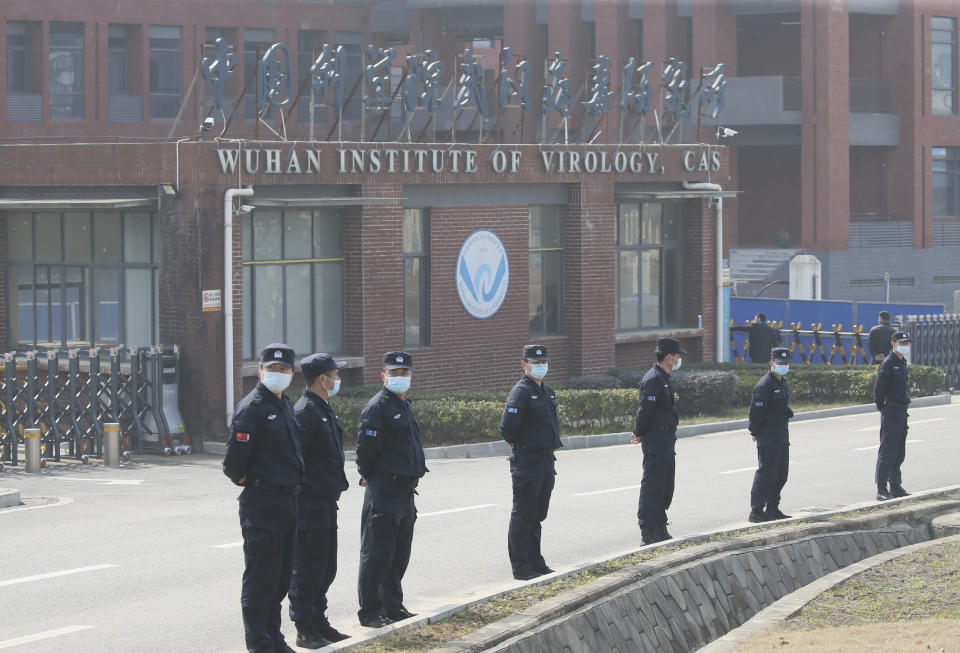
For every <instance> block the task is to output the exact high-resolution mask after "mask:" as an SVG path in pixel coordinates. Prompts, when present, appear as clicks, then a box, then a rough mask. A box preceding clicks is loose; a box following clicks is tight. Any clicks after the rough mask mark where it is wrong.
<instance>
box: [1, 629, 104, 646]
mask: <svg viewBox="0 0 960 653" xmlns="http://www.w3.org/2000/svg"><path fill="white" fill-rule="evenodd" d="M91 628H93V626H64V627H63V628H56V629H54V630H45V631H43V632H42V633H36V634H34V635H24V636H23V637H15V638H14V639H7V640H4V641H2V642H0V649H3V648H13V647H14V646H20V645H22V644H30V643H33V642H41V641H43V640H45V639H53V638H54V637H63V636H64V635H72V634H73V633H79V632H80V631H82V630H90V629H91Z"/></svg>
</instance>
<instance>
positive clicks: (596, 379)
mask: <svg viewBox="0 0 960 653" xmlns="http://www.w3.org/2000/svg"><path fill="white" fill-rule="evenodd" d="M563 387H564V388H566V389H568V390H611V389H613V388H619V387H620V380H619V379H618V378H617V377H615V376H610V375H608V374H595V375H592V376H575V377H573V378H572V379H567V380H566V381H564V383H563Z"/></svg>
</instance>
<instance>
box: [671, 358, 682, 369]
mask: <svg viewBox="0 0 960 653" xmlns="http://www.w3.org/2000/svg"><path fill="white" fill-rule="evenodd" d="M682 363H683V359H682V358H678V359H677V363H676V365H674V366H673V369H675V370H679V369H680V365H681V364H682Z"/></svg>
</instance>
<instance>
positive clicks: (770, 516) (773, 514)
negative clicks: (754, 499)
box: [763, 506, 793, 521]
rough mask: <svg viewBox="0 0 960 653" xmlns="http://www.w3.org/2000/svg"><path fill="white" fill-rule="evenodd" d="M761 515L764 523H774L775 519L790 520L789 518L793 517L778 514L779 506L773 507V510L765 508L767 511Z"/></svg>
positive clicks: (768, 507)
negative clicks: (764, 518)
mask: <svg viewBox="0 0 960 653" xmlns="http://www.w3.org/2000/svg"><path fill="white" fill-rule="evenodd" d="M763 514H764V516H765V517H766V521H775V520H777V519H790V517H792V516H793V515H785V514H783V513H782V512H780V508H779V506H774V507H773V508H771V507H770V506H767V509H766V511H764V513H763Z"/></svg>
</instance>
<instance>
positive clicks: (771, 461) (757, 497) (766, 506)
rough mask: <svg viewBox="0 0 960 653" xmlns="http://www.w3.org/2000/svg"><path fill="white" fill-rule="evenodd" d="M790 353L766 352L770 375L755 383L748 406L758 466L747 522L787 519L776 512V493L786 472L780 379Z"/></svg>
mask: <svg viewBox="0 0 960 653" xmlns="http://www.w3.org/2000/svg"><path fill="white" fill-rule="evenodd" d="M790 358H791V353H790V350H789V349H787V348H786V347H777V348H776V349H774V350H773V351H772V352H770V371H769V372H767V373H766V374H764V375H763V377H762V378H761V379H760V380H759V381H757V385H755V386H754V388H753V398H752V399H751V402H750V423H749V426H748V427H747V428H748V430H749V431H750V435H751V436H752V437H753V441H754V442H756V443H757V459H758V461H759V466H758V467H757V473H756V474H754V477H753V488H752V489H751V490H750V516H749V517H748V518H747V519H749V520H750V521H751V522H764V521H772V520H774V519H788V518H789V517H790V515H785V514H783V513H782V512H780V491H781V490H783V486H784V485H785V484H786V482H787V472H788V471H789V470H790V434H789V432H788V430H787V421H788V420H789V419H790V418H791V417H793V410H791V409H790V406H789V404H790V389H789V388H788V387H787V381H786V379H784V378H783V377H784V376H785V375H786V374H787V372H789V371H790Z"/></svg>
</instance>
